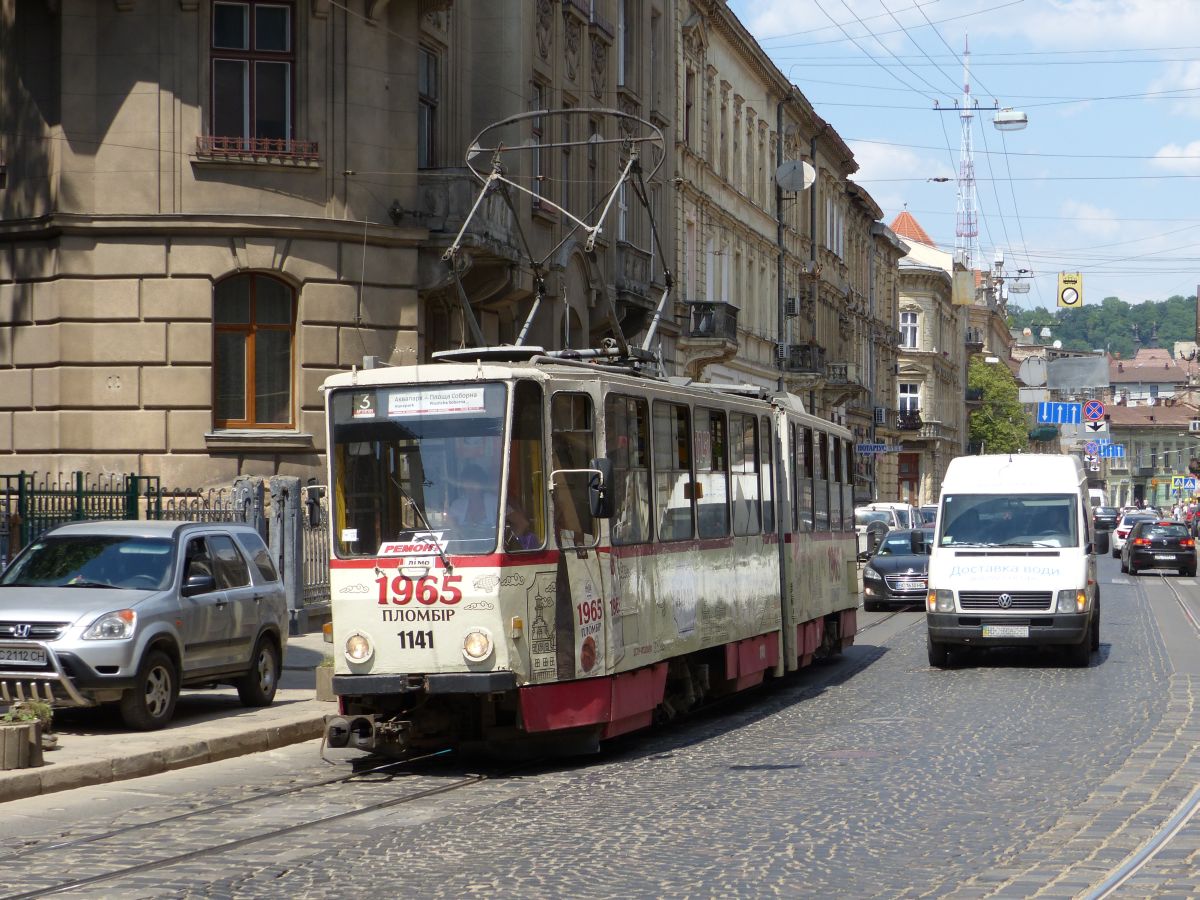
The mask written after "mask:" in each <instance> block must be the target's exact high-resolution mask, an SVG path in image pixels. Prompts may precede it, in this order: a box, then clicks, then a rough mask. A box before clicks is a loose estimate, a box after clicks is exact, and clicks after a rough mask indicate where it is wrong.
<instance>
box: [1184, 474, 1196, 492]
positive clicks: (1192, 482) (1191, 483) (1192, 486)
mask: <svg viewBox="0 0 1200 900" xmlns="http://www.w3.org/2000/svg"><path fill="white" fill-rule="evenodd" d="M1183 489H1184V490H1185V491H1191V492H1192V493H1195V492H1196V479H1195V478H1192V477H1191V476H1188V477H1187V478H1185V479H1183Z"/></svg>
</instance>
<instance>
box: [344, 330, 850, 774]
mask: <svg viewBox="0 0 1200 900" xmlns="http://www.w3.org/2000/svg"><path fill="white" fill-rule="evenodd" d="M526 349H527V348H526ZM486 354H487V352H486V351H482V352H481V358H479V359H477V360H476V361H475V362H471V363H467V364H464V363H448V362H442V363H436V364H433V365H425V366H415V367H403V368H374V369H363V370H359V371H354V372H349V373H344V374H339V375H335V376H332V377H330V378H329V379H328V380H327V381H326V383H325V390H326V412H327V416H328V428H329V431H328V457H329V466H330V481H329V484H330V486H331V515H330V521H331V531H332V534H331V538H332V553H331V557H330V559H331V564H330V565H331V572H330V596H331V602H332V618H333V626H332V627H333V642H334V655H335V663H334V665H335V669H334V677H333V687H334V691H335V693H336V694H337V695H338V697H339V703H340V706H339V715H338V716H334V717H330V719H329V722H328V725H327V729H326V737H327V739H328V741H329V743H330V745H332V746H347V745H349V746H353V747H358V748H361V749H366V750H372V751H375V752H380V753H388V754H399V753H403V752H405V751H408V750H419V749H433V748H441V747H445V746H448V745H459V746H462V745H471V746H476V747H493V748H498V747H500V746H501V745H504V744H509V743H512V742H521V743H523V744H532V745H533V746H535V747H538V749H539V750H547V749H560V750H563V751H568V752H579V751H581V750H587V749H592V748H595V747H596V746H597V745H598V743H599V742H600V741H601V740H604V739H606V738H610V737H614V736H616V735H619V734H623V733H625V732H629V731H632V730H634V729H638V728H642V727H644V726H646V725H648V724H650V722H651V721H652V720H653V718H654V717H655V715H656V714H660V715H666V716H670V715H673V714H674V713H676V712H680V711H684V710H686V709H688V708H689V707H691V706H693V705H694V704H696V703H698V702H700V701H702V700H703V699H704V698H705V697H711V696H714V695H718V694H722V693H729V692H732V691H737V690H741V689H744V688H746V687H749V686H752V685H755V684H758V683H760V682H761V681H762V680H763V678H764V677H765V676H766V675H768V674H770V675H772V676H775V675H782V674H783V673H785V672H787V671H790V670H794V669H798V668H801V667H803V666H805V665H807V664H808V663H810V662H811V661H812V660H813V658H814V657H816V656H819V655H824V654H835V653H838V652H840V651H841V649H842V648H844V647H846V646H848V645H849V644H850V643H851V642H852V641H853V639H854V633H855V610H856V608H857V605H858V599H859V598H858V586H857V578H856V570H855V552H856V541H855V535H854V529H853V503H852V492H851V486H852V480H853V470H854V467H853V446H852V444H851V435H850V433H849V432H848V431H847V430H846V429H844V428H841V427H838V426H835V425H832V424H831V423H829V422H823V421H821V420H819V419H817V418H815V417H813V416H810V415H807V414H806V413H805V412H804V411H803V409H802V408H801V406H800V404H799V402H798V401H796V400H795V398H794V397H792V396H791V395H785V396H782V397H772V396H768V394H767V393H766V392H760V391H755V390H736V389H721V388H718V387H714V386H712V385H702V384H694V383H676V382H675V381H674V380H664V379H659V378H654V377H647V376H644V375H639V374H636V373H633V372H624V371H622V370H620V369H618V368H616V367H608V366H599V365H592V364H589V363H581V362H577V361H574V362H573V361H567V360H563V359H557V358H550V357H548V356H536V355H532V356H528V358H526V359H516V360H511V359H510V361H489V360H488V357H487V355H486ZM778 459H782V460H783V461H784V465H783V472H782V477H783V481H784V483H785V485H786V497H785V498H784V499H783V502H780V503H777V502H776V497H775V495H776V494H777V493H778V491H777V490H776V482H775V479H776V477H777V476H778V475H779V474H780V473H778V472H777V471H776V469H775V465H776V460H778ZM777 515H782V517H783V518H782V521H779V520H777V518H776V516H777ZM781 536H782V541H783V544H782V548H783V549H782V552H781V551H780V546H781V545H780V540H781ZM539 745H540V746H539Z"/></svg>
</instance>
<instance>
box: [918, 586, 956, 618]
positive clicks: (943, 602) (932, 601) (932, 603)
mask: <svg viewBox="0 0 1200 900" xmlns="http://www.w3.org/2000/svg"><path fill="white" fill-rule="evenodd" d="M925 609H926V610H928V611H929V612H943V613H947V612H954V591H947V590H937V591H930V592H929V594H928V595H927V596H926V598H925Z"/></svg>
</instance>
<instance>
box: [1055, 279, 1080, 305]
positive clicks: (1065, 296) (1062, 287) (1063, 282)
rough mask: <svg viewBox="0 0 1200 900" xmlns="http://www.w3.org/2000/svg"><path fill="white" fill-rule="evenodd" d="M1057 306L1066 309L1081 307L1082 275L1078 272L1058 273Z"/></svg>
mask: <svg viewBox="0 0 1200 900" xmlns="http://www.w3.org/2000/svg"><path fill="white" fill-rule="evenodd" d="M1058 305H1059V306H1062V307H1064V308H1066V309H1080V308H1082V306H1083V275H1082V274H1081V273H1079V272H1059V273H1058Z"/></svg>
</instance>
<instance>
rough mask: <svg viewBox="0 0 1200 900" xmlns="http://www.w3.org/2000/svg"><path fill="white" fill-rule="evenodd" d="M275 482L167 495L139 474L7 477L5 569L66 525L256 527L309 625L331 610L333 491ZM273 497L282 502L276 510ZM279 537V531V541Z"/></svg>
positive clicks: (2, 542) (3, 492) (0, 485)
mask: <svg viewBox="0 0 1200 900" xmlns="http://www.w3.org/2000/svg"><path fill="white" fill-rule="evenodd" d="M269 481H270V487H271V489H270V490H269V491H268V490H267V489H266V488H267V482H268V479H263V478H254V477H240V478H238V479H236V480H235V482H234V484H233V485H232V486H229V487H218V488H204V489H199V490H195V489H179V488H176V489H173V490H163V489H161V488H160V486H159V482H158V479H157V478H154V477H148V476H141V475H132V474H130V475H91V474H88V473H84V472H73V473H70V474H69V475H56V476H53V477H49V476H45V475H43V476H41V477H39V476H38V474H37V473H26V472H21V473H19V474H17V475H0V569H3V567H4V566H5V565H7V564H8V561H9V560H10V559H11V558H12V557H13V556H15V555H16V552H17V551H18V550H19V549H20V548H21V547H23V546H25V545H26V544H27V543H29V541H31V540H33V539H35V538H36V537H37V536H38V535H40V534H41V533H42V532H44V531H47V530H48V529H50V528H53V527H54V526H55V525H60V524H62V523H64V522H70V521H80V520H84V519H179V520H183V521H190V522H243V523H246V524H248V525H252V526H253V527H254V528H256V529H257V530H258V532H259V534H261V535H262V537H263V540H264V541H265V542H266V543H267V546H269V547H271V548H272V552H273V555H275V557H276V559H275V562H276V565H278V566H279V569H280V572H281V574H282V575H283V578H284V581H285V584H286V585H287V587H288V591H289V595H291V596H293V597H294V598H295V600H294V601H291V600H289V604H291V603H293V602H294V603H295V607H293V613H294V614H295V613H300V614H302V615H301V616H300V620H301V623H302V624H303V623H304V622H307V617H308V616H310V615H312V614H318V615H319V614H320V613H321V612H323V611H324V610H327V609H328V604H329V537H328V533H327V526H328V521H329V510H328V499H327V492H326V490H325V488H324V486H322V485H307V486H303V487H301V486H300V485H299V481H298V479H295V478H278V479H277V478H272V479H269ZM276 482H279V483H280V484H279V485H277V484H276ZM280 485H282V489H279V488H280ZM272 497H275V498H277V499H276V501H275V503H274V508H273V504H272ZM288 507H293V508H288ZM285 519H286V521H287V522H288V523H290V524H289V526H288V527H285V525H284V522H285ZM272 530H275V531H277V532H278V534H276V535H274V538H275V539H274V540H272V537H273V535H272ZM288 561H294V562H296V561H298V563H299V565H295V564H288Z"/></svg>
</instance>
